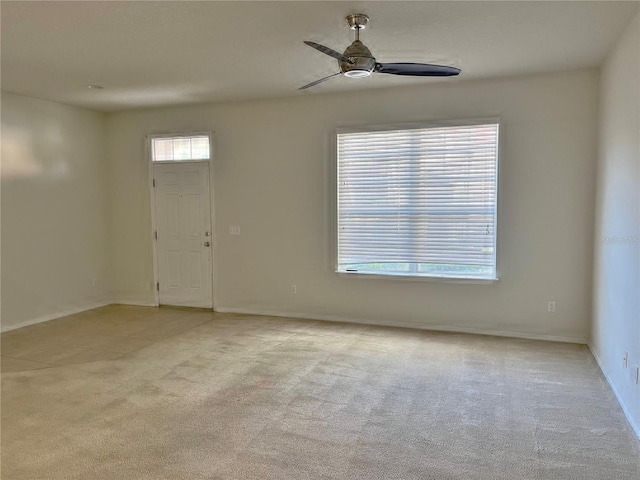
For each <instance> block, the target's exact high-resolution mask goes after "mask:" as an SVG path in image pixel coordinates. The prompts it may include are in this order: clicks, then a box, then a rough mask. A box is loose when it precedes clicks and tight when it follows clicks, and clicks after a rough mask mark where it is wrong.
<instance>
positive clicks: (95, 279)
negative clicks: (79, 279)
mask: <svg viewBox="0 0 640 480" xmlns="http://www.w3.org/2000/svg"><path fill="white" fill-rule="evenodd" d="M91 286H93V287H97V286H98V279H97V278H96V277H93V280H91Z"/></svg>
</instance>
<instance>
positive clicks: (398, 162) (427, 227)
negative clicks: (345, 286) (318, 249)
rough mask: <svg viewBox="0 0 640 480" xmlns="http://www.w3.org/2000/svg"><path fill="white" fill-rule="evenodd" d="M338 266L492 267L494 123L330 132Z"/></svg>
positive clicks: (480, 270) (455, 271)
mask: <svg viewBox="0 0 640 480" xmlns="http://www.w3.org/2000/svg"><path fill="white" fill-rule="evenodd" d="M337 148H338V156H337V159H338V165H337V181H338V188H337V191H338V202H337V203H338V221H337V224H338V225H337V227H338V239H337V246H338V266H337V270H338V271H339V272H354V273H355V272H357V273H377V274H390V275H414V276H436V277H451V278H480V279H493V278H495V277H496V199H497V159H498V124H497V123H488V124H481V125H475V124H474V125H457V126H446V127H433V128H412V129H405V130H387V131H361V132H350V133H339V134H338V136H337Z"/></svg>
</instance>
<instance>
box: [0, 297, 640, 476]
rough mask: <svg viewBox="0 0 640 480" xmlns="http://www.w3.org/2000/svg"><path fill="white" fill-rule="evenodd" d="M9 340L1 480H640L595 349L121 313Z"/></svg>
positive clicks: (266, 320) (72, 320)
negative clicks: (592, 355) (595, 359)
mask: <svg viewBox="0 0 640 480" xmlns="http://www.w3.org/2000/svg"><path fill="white" fill-rule="evenodd" d="M2 337H3V338H2V351H1V354H2V356H3V359H2V360H3V364H2V366H3V369H4V371H5V373H3V376H2V425H1V427H2V438H1V439H2V479H3V480H23V479H25V480H36V479H46V480H54V479H89V480H93V479H95V480H99V479H118V480H127V479H136V480H137V479H150V480H162V479H180V480H182V479H184V480H196V479H225V480H229V479H260V480H264V479H292V480H303V479H362V480H374V479H399V480H400V479H403V480H405V479H434V480H435V479H437V480H447V479H465V480H475V479H483V480H484V479H487V480H488V479H504V480H526V479H544V480H552V479H579V480H589V479H594V480H595V479H597V480H605V479H612V480H614V479H615V480H638V479H639V478H640V447H639V442H638V441H637V440H636V439H635V437H634V436H633V434H632V432H631V430H630V428H629V426H628V425H627V424H626V422H625V419H624V417H623V415H622V412H621V410H620V408H619V406H618V405H617V403H616V401H615V399H614V397H613V394H612V393H611V391H610V390H609V388H608V386H607V385H606V383H605V381H604V379H603V378H602V376H601V375H600V373H599V371H598V369H597V366H596V364H595V362H594V360H593V358H592V357H591V355H590V353H589V352H588V350H587V349H586V348H585V347H583V346H577V345H569V344H559V343H548V342H536V341H527V340H515V339H504V338H495V337H485V336H474V335H461V334H446V333H431V332H424V331H415V330H408V329H407V330H403V329H392V328H380V327H371V326H363V325H352V324H331V323H324V322H317V321H309V320H294V319H285V318H273V317H255V316H239V315H221V314H211V313H207V312H202V311H189V310H186V309H183V310H181V309H165V308H163V309H153V308H145V307H122V306H110V307H105V308H102V309H98V310H94V311H92V312H88V313H83V314H79V315H74V316H72V317H67V318H64V319H60V320H56V321H52V322H47V323H45V324H40V325H36V326H33V327H28V328H24V329H20V330H16V331H13V332H9V333H8V334H5V335H3V336H2Z"/></svg>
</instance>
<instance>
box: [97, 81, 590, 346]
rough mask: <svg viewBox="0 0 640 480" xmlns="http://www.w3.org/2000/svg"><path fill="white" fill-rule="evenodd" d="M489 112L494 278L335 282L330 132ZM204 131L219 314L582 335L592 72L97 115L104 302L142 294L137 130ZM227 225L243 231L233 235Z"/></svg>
mask: <svg viewBox="0 0 640 480" xmlns="http://www.w3.org/2000/svg"><path fill="white" fill-rule="evenodd" d="M342 80H344V81H349V80H348V79H341V80H340V81H342ZM363 81H365V82H366V79H365V80H363ZM495 115H499V116H501V117H502V120H503V130H502V133H503V140H504V148H503V150H502V152H501V154H502V155H501V162H502V164H501V175H502V177H501V190H500V213H499V253H498V255H499V264H500V265H499V266H500V271H501V272H500V273H501V280H500V282H498V283H495V284H493V285H467V284H450V283H448V284H447V283H438V282H424V281H423V282H420V281H394V280H371V279H366V280H365V279H361V278H345V277H340V276H337V275H336V274H335V273H333V271H332V269H331V265H332V259H331V243H332V236H333V233H332V232H331V230H330V218H331V212H330V205H331V201H330V198H329V192H330V190H331V186H330V184H329V177H330V175H329V171H330V170H329V169H330V159H331V156H332V153H331V139H332V132H333V131H334V129H335V128H336V127H338V126H349V125H367V124H388V123H394V122H411V121H420V120H428V119H439V118H469V117H479V116H495ZM207 129H209V130H215V132H216V140H215V144H216V158H215V162H214V170H215V215H216V218H215V220H216V222H215V226H216V236H217V248H216V249H215V257H216V267H215V268H216V271H217V299H216V300H217V301H216V308H217V309H221V310H226V309H238V310H244V311H269V312H280V313H286V314H291V315H296V314H298V315H307V316H311V317H339V318H343V319H354V320H366V321H371V322H380V323H402V324H407V325H416V326H430V327H444V328H447V329H463V330H464V329H470V330H478V331H484V332H503V333H509V334H523V335H532V336H540V337H554V338H565V339H570V340H575V341H583V342H585V341H586V339H587V337H588V333H589V318H590V314H591V311H590V310H591V301H590V290H591V266H592V260H591V259H592V237H593V213H592V208H593V203H594V198H593V191H594V183H595V176H594V175H595V159H596V134H597V72H596V71H592V70H584V71H577V72H569V73H557V74H549V75H540V76H531V77H522V78H513V79H502V80H492V81H478V82H464V81H455V80H453V81H451V82H441V83H436V84H431V85H424V86H418V87H406V88H396V89H385V90H373V91H371V90H370V91H362V92H358V93H354V92H352V93H345V94H329V95H304V96H298V97H293V98H286V99H277V100H269V101H251V102H244V103H230V104H218V105H200V106H190V107H181V108H164V109H154V110H146V111H131V112H122V113H116V114H112V115H109V116H108V117H107V135H108V147H109V153H108V158H109V163H110V168H111V177H110V178H111V182H112V192H111V202H112V206H113V217H112V222H113V229H114V230H113V233H114V245H113V247H114V250H113V255H114V269H115V276H114V285H117V288H118V290H117V292H116V299H119V300H125V301H133V302H142V303H151V302H153V299H154V296H153V287H152V280H153V278H152V253H151V243H150V238H151V231H150V210H149V193H148V189H147V181H148V166H147V163H146V162H147V160H146V158H145V156H144V141H143V138H144V136H145V135H146V134H149V133H159V132H176V131H188V130H198V131H202V130H207ZM229 225H239V226H240V227H241V232H242V234H241V235H240V236H237V237H236V236H229V234H228V232H229ZM291 284H296V285H297V286H298V293H297V294H296V295H293V294H291V290H290V285H291ZM549 300H554V301H556V302H557V311H556V313H553V314H552V313H547V301H549Z"/></svg>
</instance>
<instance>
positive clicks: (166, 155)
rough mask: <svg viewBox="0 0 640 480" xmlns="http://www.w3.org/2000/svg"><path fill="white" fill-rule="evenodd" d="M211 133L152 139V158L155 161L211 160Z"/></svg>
mask: <svg viewBox="0 0 640 480" xmlns="http://www.w3.org/2000/svg"><path fill="white" fill-rule="evenodd" d="M210 158H211V138H210V137H209V135H191V136H167V137H155V138H152V139H151V159H152V160H153V161H154V162H175V161H193V160H209V159H210Z"/></svg>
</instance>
